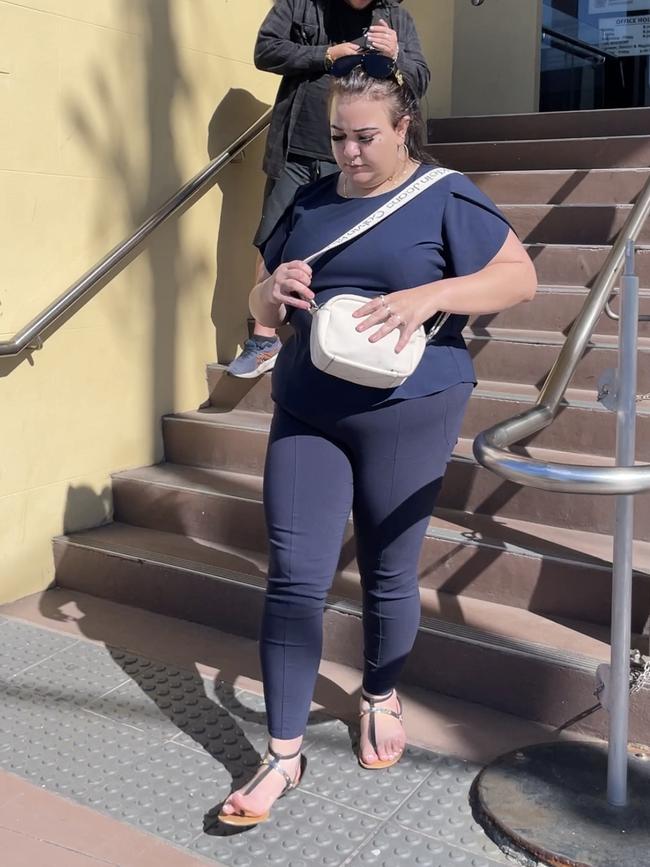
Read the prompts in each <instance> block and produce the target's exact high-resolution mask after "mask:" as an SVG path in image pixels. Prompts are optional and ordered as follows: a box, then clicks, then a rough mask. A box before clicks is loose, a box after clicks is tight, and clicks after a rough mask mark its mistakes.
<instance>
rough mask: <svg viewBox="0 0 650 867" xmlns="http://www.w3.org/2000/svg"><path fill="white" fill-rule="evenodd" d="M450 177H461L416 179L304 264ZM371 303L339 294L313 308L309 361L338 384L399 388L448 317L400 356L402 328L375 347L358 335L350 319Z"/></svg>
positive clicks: (420, 332)
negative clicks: (398, 345) (397, 349)
mask: <svg viewBox="0 0 650 867" xmlns="http://www.w3.org/2000/svg"><path fill="white" fill-rule="evenodd" d="M451 174H457V172H454V171H452V170H451V169H443V168H434V169H431V170H430V171H428V172H426V173H425V174H423V175H421V176H420V177H419V178H416V180H414V181H413V183H411V184H409V185H408V187H405V189H403V190H402V191H401V192H399V193H398V194H397V195H396V196H393V198H392V199H390V201H388V202H386V203H385V204H384V205H382V206H381V207H380V208H378V209H377V210H376V211H374V212H373V213H372V214H370V216H369V217H366V218H365V219H364V220H362V221H361V222H360V223H357V225H356V226H354V227H353V228H352V229H350V230H349V231H347V232H346V233H345V234H344V235H341V236H340V237H339V238H337V239H336V240H335V241H332V243H331V244H328V245H327V247H323V249H322V250H319V251H318V252H317V253H312V255H311V256H308V257H307V258H306V259H305V262H307V263H308V264H309V263H311V262H313V261H314V260H315V259H317V258H318V257H319V256H322V255H323V254H324V253H327V252H329V251H330V250H333V249H334V248H335V247H340V246H341V245H342V244H345V243H347V242H348V241H351V240H352V239H353V238H356V237H358V236H359V235H361V234H363V233H364V232H367V231H368V230H369V229H372V228H373V227H374V226H376V225H377V224H378V223H380V222H381V221H382V220H384V219H386V217H389V216H390V215H391V214H394V213H395V211H397V210H399V209H400V208H401V207H403V206H404V205H406V204H408V202H410V201H412V200H413V199H414V198H415V197H416V196H418V195H419V194H420V193H422V192H424V190H426V189H428V188H429V187H431V186H433V184H435V183H437V182H438V181H440V180H442V178H445V177H447V175H451ZM367 303H368V299H367V298H362V297H360V296H359V295H336V296H335V297H334V298H330V300H329V301H326V302H325V303H324V304H321V305H316V304H314V306H313V308H312V310H311V312H312V316H313V321H312V326H311V338H310V344H309V351H310V355H311V360H312V363H313V364H314V366H315V367H317V368H318V369H319V370H322V371H324V372H325V373H329V374H330V375H331V376H336V377H338V378H339V379H347V380H348V381H349V382H356V383H357V384H358V385H366V386H370V387H372V388H395V387H396V386H398V385H401V384H402V383H403V382H404V381H405V380H406V379H407V377H409V376H410V375H411V374H412V373H413V371H414V370H415V368H416V367H417V366H418V364H419V363H420V360H421V358H422V355H423V354H424V350H425V347H426V345H427V343H428V342H429V341H430V340H432V339H433V338H434V337H435V336H436V334H437V333H438V332H439V331H440V329H441V328H442V326H443V325H444V323H445V322H446V321H447V318H448V317H449V314H448V313H438V314H437V316H436V318H435V321H434V324H433V325H432V327H431V328H430V329H429V331H428V332H426V333H425V331H424V328H423V327H422V326H420V327H419V328H418V329H417V331H415V332H414V333H413V334H412V335H411V338H410V340H409V342H408V344H407V345H406V346H405V347H404V349H403V350H402V351H401V352H399V353H396V352H395V346H396V344H397V341H398V340H399V337H400V332H399V330H398V329H395V331H392V332H391V333H390V334H388V335H387V336H386V337H384V338H382V339H381V340H379V341H377V343H370V342H369V340H368V337H369V333H368V332H367V331H363V332H359V331H357V330H356V328H357V325H358V324H359V320H358V319H353V317H352V314H353V313H354V311H355V310H357V309H358V308H359V307H361V306H362V305H364V304H367Z"/></svg>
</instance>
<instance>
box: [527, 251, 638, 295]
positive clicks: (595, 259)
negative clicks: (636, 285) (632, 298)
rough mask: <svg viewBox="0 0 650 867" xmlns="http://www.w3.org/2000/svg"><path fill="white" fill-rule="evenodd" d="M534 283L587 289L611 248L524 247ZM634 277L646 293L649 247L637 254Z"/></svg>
mask: <svg viewBox="0 0 650 867" xmlns="http://www.w3.org/2000/svg"><path fill="white" fill-rule="evenodd" d="M525 246H526V249H527V250H528V255H529V256H530V257H531V259H532V260H533V264H534V265H535V270H536V271H537V279H538V280H539V282H540V283H541V284H543V285H546V286H555V285H558V286H591V285H592V283H593V282H594V280H595V279H596V278H597V277H598V275H599V273H600V271H601V270H602V268H603V265H604V264H605V260H606V259H607V255H608V254H609V252H610V250H611V247H608V246H603V245H598V244H593V245H590V246H588V247H583V246H578V245H575V244H526V245H525ZM635 264H636V273H637V274H638V276H639V282H640V284H641V288H642V289H650V247H647V246H645V247H640V248H638V250H637V254H636V258H635Z"/></svg>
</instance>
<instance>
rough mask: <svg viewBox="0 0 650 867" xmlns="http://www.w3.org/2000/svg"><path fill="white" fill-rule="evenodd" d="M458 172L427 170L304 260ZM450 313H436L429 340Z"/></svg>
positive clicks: (359, 231)
mask: <svg viewBox="0 0 650 867" xmlns="http://www.w3.org/2000/svg"><path fill="white" fill-rule="evenodd" d="M457 174H459V172H457V171H455V170H454V169H443V168H442V167H437V168H434V169H431V170H430V171H428V172H425V174H423V175H420V177H419V178H416V179H415V180H414V181H413V182H412V183H410V184H409V185H408V187H405V188H404V189H403V190H401V191H400V192H399V193H397V195H395V196H393V198H392V199H390V200H389V201H388V202H386V203H385V204H383V205H381V207H379V208H377V210H376V211H373V212H372V214H370V216H368V217H365V219H363V220H361V222H360V223H357V225H356V226H353V227H352V228H351V229H349V230H348V231H347V232H345V233H344V234H343V235H339V237H338V238H336V240H334V241H332V242H331V243H330V244H328V245H327V246H326V247H323V249H322V250H318V252H316V253H312V254H311V256H307V258H306V259H304V260H303V261H304V262H306V263H307V264H308V265H309V264H311V263H312V262H313V261H314V260H316V259H318V257H319V256H322V255H323V254H324V253H329V251H330V250H334V249H336V247H340V246H342V245H343V244H346V243H347V242H348V241H351V240H352V239H353V238H358V237H359V235H363V234H364V232H367V231H368V230H369V229H372V228H374V227H375V226H377V225H378V224H379V223H381V221H382V220H385V219H386V217H390V215H391V214H394V213H395V212H396V211H399V209H400V208H403V207H404V205H407V204H408V203H409V202H411V201H413V199H415V198H416V196H419V195H420V193H423V192H424V191H425V190H428V189H429V187H432V186H433V185H434V184H437V183H438V181H441V180H442V179H443V178H446V177H447V176H448V175H457ZM312 309H317V306H316V305H314V307H313V308H312ZM449 315H450V314H449V313H437V314H436V319H435V321H434V323H433V325H432V326H431V328H430V329H429V331H428V332H427V342H429V341H431V340H433V338H434V337H435V336H436V334H438V332H439V331H440V329H441V328H442V326H443V325H444V324H445V322H446V321H447V319H449Z"/></svg>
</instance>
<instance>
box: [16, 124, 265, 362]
mask: <svg viewBox="0 0 650 867" xmlns="http://www.w3.org/2000/svg"><path fill="white" fill-rule="evenodd" d="M270 121H271V109H269V110H268V111H267V112H265V113H264V114H263V115H262V117H261V118H260V119H259V120H257V121H256V122H255V123H254V124H253V125H252V126H250V127H249V128H248V129H247V130H246V132H244V133H242V135H240V136H239V138H238V139H236V140H235V141H234V142H233V143H232V144H231V145H230V146H229V147H227V148H226V149H225V150H224V151H223V152H222V153H220V154H219V156H217V157H215V158H214V159H213V160H212V161H211V162H209V163H208V165H207V166H206V167H205V168H204V169H203V170H202V171H200V172H199V173H198V174H197V175H195V176H194V177H193V178H192V179H191V180H189V181H188V182H187V183H186V184H184V185H183V186H182V187H181V188H180V189H179V190H177V191H176V192H175V193H174V195H173V196H171V197H170V198H169V199H167V201H166V202H165V203H164V204H163V205H161V206H160V207H159V208H158V210H157V211H156V212H155V213H154V214H152V215H151V216H150V217H149V218H148V219H147V220H145V221H144V223H142V224H141V225H140V226H139V227H138V228H137V229H136V230H135V232H133V234H132V235H129V237H128V238H126V239H125V240H124V241H122V242H121V243H119V244H118V245H117V246H116V247H113V249H112V250H111V251H110V252H109V253H107V254H106V256H104V258H103V259H101V260H100V261H99V262H97V264H96V265H94V266H93V267H92V268H91V269H90V270H89V271H86V273H85V274H84V275H83V277H80V278H79V279H78V280H77V281H76V282H75V283H73V284H72V286H70V287H69V288H68V289H66V291H65V292H64V293H63V294H62V295H60V296H59V297H58V298H57V299H56V300H55V301H53V302H52V304H50V305H49V307H46V308H45V309H44V310H42V311H41V312H40V313H39V314H38V316H36V317H35V318H34V319H32V320H31V322H29V323H28V324H27V325H25V327H24V328H22V329H21V330H20V331H18V332H17V334H15V335H14V337H13V338H12V339H11V340H5V341H0V357H1V356H11V355H18V354H19V353H20V352H22V351H23V350H24V349H27V348H28V347H32V348H38V347H40V346H41V345H42V334H43V332H44V331H46V330H47V329H48V328H49V327H50V326H51V325H52V324H53V323H54V322H55V321H56V320H57V319H59V317H61V316H62V315H63V314H64V313H65V312H66V311H67V310H69V309H70V308H71V307H73V306H74V305H75V304H76V303H77V301H79V299H80V298H82V297H83V296H84V295H86V294H87V293H88V292H89V291H90V290H91V289H93V287H95V286H96V285H97V284H98V283H99V282H100V281H102V280H103V279H104V278H106V277H108V276H109V275H110V274H111V272H112V271H114V270H115V269H116V268H117V266H118V265H120V264H121V263H122V262H123V261H124V260H125V259H127V258H128V257H129V256H130V255H131V253H133V252H134V251H135V250H136V248H137V247H139V246H140V244H142V242H143V241H144V240H145V239H146V238H148V237H149V235H151V233H152V232H154V231H155V230H156V229H157V228H158V227H159V226H161V225H162V224H163V223H165V222H166V221H167V220H168V219H169V218H170V217H172V216H174V215H176V214H179V213H181V212H182V211H184V210H186V209H187V208H189V207H190V206H191V205H193V204H195V202H197V201H198V200H199V199H200V198H201V197H202V196H203V195H204V194H205V193H207V192H208V190H209V189H210V188H211V187H212V186H213V184H214V183H215V182H216V177H217V175H218V173H219V172H220V171H221V169H223V168H224V166H227V165H228V163H230V162H231V161H232V160H233V159H234V158H235V157H236V156H237V155H238V154H239V153H241V152H242V151H243V150H244V149H245V148H246V147H248V145H250V144H251V143H252V142H253V141H254V140H255V139H256V138H257V137H258V136H259V135H261V134H262V133H263V132H264V130H265V129H266V128H267V126H268V125H269V123H270Z"/></svg>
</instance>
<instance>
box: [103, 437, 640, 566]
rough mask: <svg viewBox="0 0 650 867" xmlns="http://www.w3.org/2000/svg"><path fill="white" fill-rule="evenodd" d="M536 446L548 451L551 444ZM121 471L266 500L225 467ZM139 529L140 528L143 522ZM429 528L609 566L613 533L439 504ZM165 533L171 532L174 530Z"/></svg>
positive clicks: (250, 478)
mask: <svg viewBox="0 0 650 867" xmlns="http://www.w3.org/2000/svg"><path fill="white" fill-rule="evenodd" d="M460 445H461V449H462V457H463V458H464V459H468V460H469V459H471V460H473V456H472V452H471V441H470V440H465V441H462V442H461V443H460ZM537 451H538V452H541V451H545V452H546V453H547V454H548V450H537ZM553 454H555V455H557V454H558V453H553ZM559 454H560V455H561V458H564V459H567V458H568V459H570V460H571V459H575V457H576V455H575V454H563V453H559ZM584 457H585V458H587V457H588V456H584ZM561 458H559V459H561ZM118 475H119V476H121V477H123V478H129V479H133V480H136V481H142V482H145V483H148V484H155V485H162V486H164V487H172V488H185V489H190V490H193V491H196V492H200V493H203V494H206V493H207V494H215V493H216V492H218V493H219V494H221V495H227V496H234V497H244V498H245V499H248V500H254V501H257V502H261V497H262V477H261V476H255V475H244V474H243V473H233V472H230V471H226V470H215V469H203V468H199V467H187V466H180V465H174V464H158V465H157V466H156V467H145V468H142V469H140V470H137V471H127V472H126V473H120V474H118ZM124 526H126V525H124ZM135 529H136V530H137V532H140V531H139V528H135ZM142 532H146V533H149V532H151V533H154V532H159V531H142ZM427 533H428V535H431V536H444V537H446V538H448V539H452V540H453V541H457V542H458V543H459V544H467V543H468V542H471V541H472V540H473V541H474V542H479V541H480V543H481V544H482V545H487V546H490V547H493V548H497V549H504V548H505V549H507V550H511V551H513V552H515V551H516V552H518V553H520V554H522V555H526V556H534V557H540V556H545V557H555V558H559V559H562V560H570V561H575V562H577V563H590V564H594V563H602V564H605V565H606V566H607V567H608V564H609V562H610V561H611V537H609V536H607V535H601V534H598V533H588V532H585V531H581V530H574V529H567V528H558V527H553V526H550V525H545V524H537V523H533V522H529V521H522V520H514V519H510V518H501V517H499V518H490V517H487V516H482V515H473V514H471V513H468V512H458V511H455V510H452V509H437V510H436V513H435V514H434V515H433V516H432V518H431V520H430V522H429V527H428V530H427ZM163 535H164V537H167V536H169V535H170V534H163ZM179 544H180V543H179ZM193 544H196V543H193ZM200 544H201V545H204V547H205V548H206V550H207V549H209V548H210V547H211V545H212V544H213V543H209V542H203V541H201V543H200ZM216 547H219V546H216ZM634 562H635V567H636V568H637V570H643V569H647V571H648V572H650V542H644V541H641V540H635V542H634Z"/></svg>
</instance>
